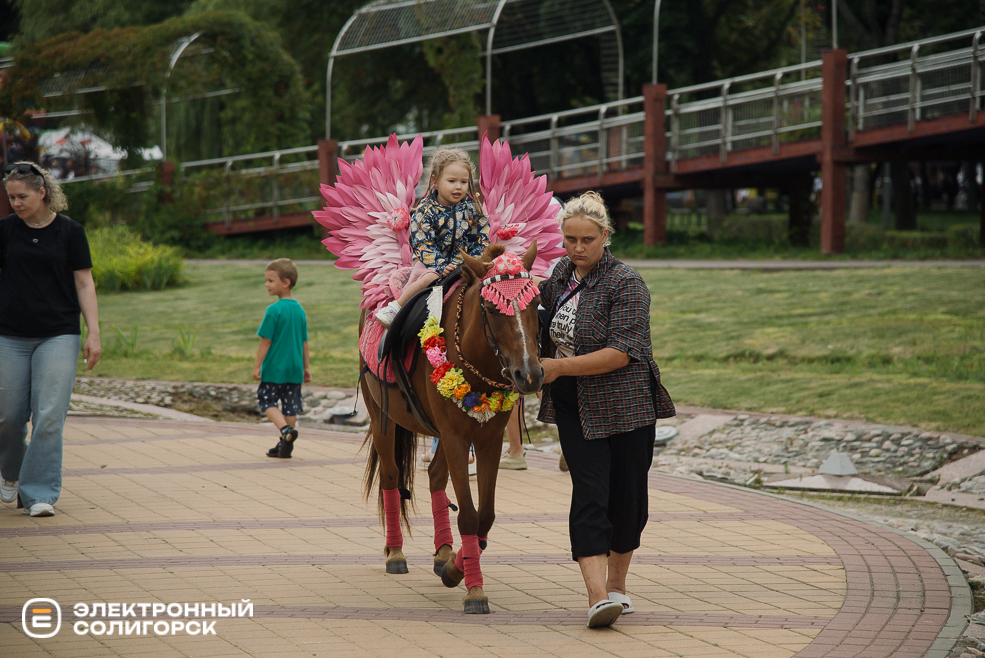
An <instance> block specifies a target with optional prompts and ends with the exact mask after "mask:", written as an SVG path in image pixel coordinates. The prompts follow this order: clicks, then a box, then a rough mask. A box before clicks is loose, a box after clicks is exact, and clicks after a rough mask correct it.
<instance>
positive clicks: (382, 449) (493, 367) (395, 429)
mask: <svg viewBox="0 0 985 658" xmlns="http://www.w3.org/2000/svg"><path fill="white" fill-rule="evenodd" d="M502 252H503V248H502V247H501V246H499V245H492V246H490V247H488V248H487V249H486V251H485V253H483V255H482V257H481V258H480V259H475V258H471V257H469V256H468V255H466V254H463V258H464V262H463V264H462V273H463V279H464V285H462V286H460V287H459V289H458V290H456V291H455V292H454V293H453V294H452V296H451V298H450V299H449V300H448V301H447V302H446V303H445V304H444V307H443V313H442V315H443V317H442V318H441V326H442V328H443V329H444V332H443V334H442V336H443V337H444V338H445V340H446V349H447V360H448V361H449V362H451V363H452V364H454V365H455V366H457V367H459V368H461V370H462V371H463V374H464V376H465V379H466V381H467V382H468V383H469V384H470V386H471V389H472V391H475V392H477V393H487V394H489V393H493V392H494V391H496V390H499V391H501V392H504V393H505V392H508V391H512V390H513V389H514V386H515V388H516V390H517V391H519V392H520V393H521V394H527V393H534V392H536V391H538V390H539V389H540V386H541V383H542V381H543V378H544V370H543V368H542V367H541V365H540V361H539V359H538V349H537V332H538V328H539V317H538V315H537V301H538V300H539V297H538V298H534V299H533V300H530V301H529V302H528V303H527V304H526V305H520V304H514V305H513V306H512V308H513V311H514V314H513V315H505V314H503V313H500V312H499V311H498V310H497V306H496V305H495V304H492V303H489V302H488V301H486V300H484V299H483V297H482V295H481V294H480V293H481V290H480V289H481V288H482V279H483V277H485V276H486V274H487V273H488V271H489V269H490V268H491V267H492V265H491V261H492V259H493V258H495V257H496V256H497V255H499V254H501V253H502ZM536 256H537V243H536V242H535V243H533V244H532V245H531V246H530V248H529V249H528V250H527V253H526V254H525V255H524V256H523V259H522V263H523V267H524V270H526V271H529V270H530V266H531V265H532V264H533V261H534V258H536ZM361 331H362V321H361V322H360V332H361ZM456 337H460V343H459V341H458V340H456ZM417 349H420V348H419V347H418V348H417ZM433 370H434V368H433V367H432V366H431V364H430V363H429V362H428V360H427V359H425V358H419V359H418V360H417V365H416V366H415V367H414V370H413V371H412V372H411V373H410V376H411V381H412V383H413V387H414V391H415V393H416V394H417V396H418V398H419V399H420V401H421V406H422V407H423V409H424V411H425V412H426V413H427V417H428V419H429V420H430V421H431V424H432V425H434V427H435V428H436V429H437V430H438V432H439V437H438V438H439V439H440V443H439V446H440V447H439V449H438V451H437V454H436V455H435V458H434V459H433V460H432V461H431V465H430V467H429V468H428V475H429V479H430V489H431V508H432V513H433V515H434V526H435V542H434V543H435V553H434V571H435V573H436V574H438V575H440V576H441V580H442V582H443V583H444V584H445V586H447V587H456V586H458V584H459V583H460V582H462V580H463V579H464V580H465V584H466V588H467V590H468V593H467V595H466V597H465V601H464V603H465V612H467V613H488V612H489V599H488V597H487V596H486V594H485V593H484V592H483V590H482V572H481V570H480V568H479V555H480V553H481V551H482V550H483V549H484V548H485V543H486V537H487V536H488V534H489V530H490V528H492V524H493V520H494V519H495V502H494V501H495V490H496V476H497V475H498V473H499V457H500V452H501V450H502V447H503V431H504V430H505V429H506V424H507V422H508V421H509V418H510V413H509V412H503V411H501V412H499V413H497V414H495V416H493V417H492V418H491V419H489V420H487V421H486V422H485V423H480V422H478V421H477V420H475V419H474V418H472V417H471V416H468V415H467V414H466V413H465V412H464V411H462V410H461V409H460V408H459V407H458V406H456V405H455V404H454V403H453V402H452V401H450V400H448V399H446V398H444V397H443V396H442V395H441V394H440V393H439V392H438V389H437V387H436V386H435V384H433V383H432V382H431V380H430V375H431V373H432V371H433ZM361 386H362V392H363V395H364V396H365V399H366V407H367V409H368V411H369V417H370V429H369V431H368V433H367V435H366V441H367V442H370V439H372V442H371V443H370V449H369V457H368V461H367V465H366V496H367V498H368V497H369V496H370V494H371V493H372V491H373V489H374V487H375V482H376V480H377V478H378V479H379V488H380V493H379V497H380V513H381V516H382V517H383V520H384V523H385V526H386V547H385V548H384V555H385V556H386V570H387V573H407V560H406V558H405V557H404V554H403V550H402V546H403V537H402V535H401V530H400V526H401V521H402V522H403V525H404V526H405V527H406V528H407V530H408V532H409V531H410V526H409V522H408V520H407V508H406V502H405V500H406V499H408V498H409V489H410V487H411V486H412V483H413V475H414V468H415V462H416V454H415V453H416V451H417V434H419V433H420V434H427V433H428V432H427V430H425V429H424V428H423V427H421V426H420V424H419V423H418V422H417V421H416V420H415V419H414V417H413V415H411V413H410V412H409V411H408V410H407V408H406V405H405V404H404V402H403V400H402V399H401V397H400V395H399V393H398V391H397V388H396V386H390V387H389V391H388V395H389V400H390V403H389V409H388V411H387V416H388V420H387V422H386V423H385V424H384V425H385V427H386V430H387V431H386V433H381V432H380V427H381V420H382V418H381V415H382V411H381V410H382V407H383V405H382V400H381V393H382V391H381V387H380V385H379V382H378V381H377V380H373V381H367V378H364V379H363V381H362V384H361ZM470 446H472V447H474V451H475V460H476V470H477V473H476V475H477V480H478V482H477V484H478V490H479V501H478V509H476V505H475V504H474V503H473V501H472V491H471V489H470V487H469V473H468V457H469V448H470ZM449 473H450V475H451V481H452V485H453V486H454V487H455V495H456V497H457V499H458V504H459V506H460V510H459V514H458V530H459V533H460V535H461V537H462V548H461V550H460V551H459V553H458V554H456V553H455V551H454V546H453V539H452V535H451V529H450V522H449V517H448V508H449V506H450V502H449V500H448V496H447V495H446V493H445V488H446V487H447V485H448V476H449ZM401 492H403V495H401Z"/></svg>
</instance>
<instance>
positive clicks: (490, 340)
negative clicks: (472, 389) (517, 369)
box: [455, 287, 516, 391]
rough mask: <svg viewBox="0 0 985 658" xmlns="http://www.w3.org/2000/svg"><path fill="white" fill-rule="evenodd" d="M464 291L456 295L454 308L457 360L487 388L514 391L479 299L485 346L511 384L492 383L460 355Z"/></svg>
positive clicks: (514, 384) (513, 383) (514, 387)
mask: <svg viewBox="0 0 985 658" xmlns="http://www.w3.org/2000/svg"><path fill="white" fill-rule="evenodd" d="M466 290H468V287H463V288H462V292H460V293H459V294H458V303H457V304H456V307H455V351H456V352H458V360H459V362H460V363H461V364H462V365H463V366H465V367H466V368H467V369H468V371H469V372H471V373H472V374H473V375H475V376H476V377H478V378H479V379H481V380H482V381H483V382H484V383H485V384H487V385H488V386H492V387H493V388H498V389H499V390H501V391H513V390H516V383H515V382H514V381H513V377H512V376H511V375H510V374H509V368H507V367H506V362H505V361H504V360H503V357H502V356H501V355H500V351H499V343H498V342H497V341H496V336H495V335H494V334H493V333H492V328H491V327H490V326H489V320H488V319H487V318H486V305H485V304H483V303H482V299H481V298H480V299H479V309H480V311H479V313H480V315H481V317H482V333H483V334H484V336H485V339H486V344H487V345H489V347H491V348H492V350H493V353H494V354H495V355H496V358H497V359H499V362H500V364H502V366H503V369H502V370H501V371H500V372H501V374H502V375H503V376H504V377H506V378H507V379H509V380H510V382H511V383H510V384H503V383H501V382H497V381H493V380H492V379H489V378H488V377H486V376H485V375H483V374H482V373H481V372H479V371H478V369H477V368H476V367H475V366H473V365H472V364H471V363H469V362H468V360H467V359H466V358H465V355H464V354H462V337H461V334H460V333H459V328H460V327H461V326H462V303H463V302H464V301H465V292H466Z"/></svg>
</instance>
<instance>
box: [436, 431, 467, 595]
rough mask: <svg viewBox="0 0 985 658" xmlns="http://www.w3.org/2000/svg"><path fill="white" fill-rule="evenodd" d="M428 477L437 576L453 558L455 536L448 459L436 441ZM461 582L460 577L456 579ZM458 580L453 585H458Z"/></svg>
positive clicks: (439, 443)
mask: <svg viewBox="0 0 985 658" xmlns="http://www.w3.org/2000/svg"><path fill="white" fill-rule="evenodd" d="M428 479H429V480H430V489H431V514H432V516H434V573H435V574H437V575H438V576H440V575H441V572H442V571H443V570H444V568H445V565H446V564H448V563H449V562H452V561H453V560H454V559H455V538H454V537H453V536H452V534H451V519H450V518H449V516H448V510H449V508H451V507H452V502H451V501H450V500H448V494H447V493H446V491H445V490H446V489H447V487H448V460H447V459H446V458H445V451H444V450H443V449H442V447H441V442H440V441H439V442H438V450H437V452H435V453H434V457H433V458H432V459H431V464H430V465H429V466H428ZM458 582H461V578H459V579H458ZM458 582H456V583H455V585H458Z"/></svg>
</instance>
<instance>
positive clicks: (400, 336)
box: [373, 267, 462, 438]
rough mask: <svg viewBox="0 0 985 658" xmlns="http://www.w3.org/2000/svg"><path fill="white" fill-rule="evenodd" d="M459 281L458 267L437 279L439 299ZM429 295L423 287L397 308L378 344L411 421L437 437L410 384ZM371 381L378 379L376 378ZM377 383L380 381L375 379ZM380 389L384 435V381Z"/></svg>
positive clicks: (384, 431)
mask: <svg viewBox="0 0 985 658" xmlns="http://www.w3.org/2000/svg"><path fill="white" fill-rule="evenodd" d="M461 278H462V269H461V268H460V267H459V268H458V269H456V270H455V271H453V272H451V273H450V274H448V275H446V276H444V277H442V278H441V279H438V281H436V282H435V286H439V285H440V286H441V292H442V297H447V296H448V293H449V292H450V291H451V289H452V288H453V287H454V286H455V284H456V283H458V281H459V279H461ZM432 287H434V286H432ZM430 294H431V288H425V289H424V290H422V291H420V292H419V293H417V294H416V295H414V296H413V297H411V298H410V300H409V301H408V302H407V303H406V304H404V305H403V306H402V307H401V308H400V311H399V312H398V313H397V316H396V317H395V318H394V319H393V322H392V323H390V328H389V329H387V331H386V333H384V334H383V339H382V340H381V341H380V347H379V361H380V364H381V365H382V366H383V371H384V372H385V371H386V368H387V367H388V366H389V367H391V368H392V369H393V374H394V378H395V379H396V380H397V389H398V390H399V391H400V396H401V397H402V398H403V399H404V402H405V403H406V405H407V411H408V412H410V414H411V415H413V416H414V419H415V420H417V422H418V423H420V424H421V426H422V427H424V429H426V430H427V431H428V432H429V433H430V434H431V436H437V437H439V438H440V432H438V430H437V429H435V427H434V423H432V422H431V419H429V418H428V416H427V413H425V411H424V408H423V407H422V406H421V402H420V400H419V399H418V397H417V394H416V393H415V392H414V387H413V386H412V385H411V381H410V373H411V372H412V371H413V370H414V367H415V366H416V365H417V359H418V357H420V354H421V350H420V349H418V348H419V347H420V345H419V343H420V338H419V337H418V335H417V334H418V333H419V332H420V331H421V327H423V326H424V322H425V320H427V317H428V306H427V299H428V296H429V295H430ZM439 319H440V318H439ZM408 349H410V350H411V354H412V356H411V362H410V367H409V368H408V367H406V364H405V362H404V355H406V354H407V351H408ZM373 378H374V379H377V378H376V377H375V376H374V377H373ZM377 381H380V380H378V379H377ZM380 387H381V390H382V391H383V405H382V407H383V409H382V411H383V413H382V418H381V420H380V431H381V432H383V433H386V422H387V411H388V407H389V395H388V390H387V388H386V386H385V384H384V382H382V381H380Z"/></svg>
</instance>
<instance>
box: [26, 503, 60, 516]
mask: <svg viewBox="0 0 985 658" xmlns="http://www.w3.org/2000/svg"><path fill="white" fill-rule="evenodd" d="M24 513H25V514H30V515H31V516H54V515H55V508H54V507H52V506H51V505H49V504H48V503H34V504H33V505H31V507H30V509H29V508H27V507H25V508H24Z"/></svg>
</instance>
